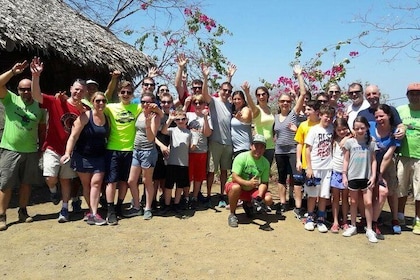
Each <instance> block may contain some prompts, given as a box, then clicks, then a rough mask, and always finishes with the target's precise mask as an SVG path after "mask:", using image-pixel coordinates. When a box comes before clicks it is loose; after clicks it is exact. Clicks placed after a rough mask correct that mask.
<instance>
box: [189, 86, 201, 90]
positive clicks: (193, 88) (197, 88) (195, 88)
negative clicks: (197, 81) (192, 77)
mask: <svg viewBox="0 0 420 280" xmlns="http://www.w3.org/2000/svg"><path fill="white" fill-rule="evenodd" d="M191 88H192V90H199V89H203V87H191Z"/></svg>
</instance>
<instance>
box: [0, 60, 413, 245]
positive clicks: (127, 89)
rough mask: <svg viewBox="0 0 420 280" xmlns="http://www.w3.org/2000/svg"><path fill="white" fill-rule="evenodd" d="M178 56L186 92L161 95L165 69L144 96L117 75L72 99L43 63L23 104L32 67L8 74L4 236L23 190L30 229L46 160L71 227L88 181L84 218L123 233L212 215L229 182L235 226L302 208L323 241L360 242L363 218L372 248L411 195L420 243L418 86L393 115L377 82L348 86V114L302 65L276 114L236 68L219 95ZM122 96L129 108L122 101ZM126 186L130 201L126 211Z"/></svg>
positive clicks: (336, 91)
mask: <svg viewBox="0 0 420 280" xmlns="http://www.w3.org/2000/svg"><path fill="white" fill-rule="evenodd" d="M176 61H177V63H178V71H177V73H176V76H175V88H176V91H177V94H176V95H174V96H173V95H171V94H170V91H169V87H168V86H167V85H164V84H161V85H159V86H158V87H157V88H156V82H155V80H154V78H155V76H156V72H153V71H152V72H150V73H149V75H148V76H147V77H145V78H144V79H143V80H142V82H141V87H142V88H141V94H140V97H139V98H134V90H135V89H134V87H133V85H132V84H131V83H130V82H128V81H119V75H120V73H119V72H118V71H114V72H113V73H112V76H111V81H110V83H109V85H108V88H107V91H106V92H105V93H103V92H100V91H98V84H97V83H96V82H94V81H88V83H86V82H85V81H83V80H76V81H75V82H74V84H73V85H72V86H71V88H70V96H69V97H68V96H66V95H63V94H58V95H56V96H50V95H46V94H42V93H41V89H40V86H39V80H40V76H41V73H42V70H43V64H42V62H41V61H40V60H39V58H34V59H33V60H32V62H31V63H30V70H31V73H32V80H29V79H23V80H21V81H20V82H19V85H18V95H16V94H14V93H12V92H11V91H9V90H7V88H6V84H7V82H8V81H9V80H10V79H11V78H12V77H13V76H14V75H18V74H21V73H22V72H23V71H24V70H25V69H26V68H27V67H28V66H29V63H27V62H26V61H25V62H23V63H17V64H16V65H14V66H13V67H12V69H11V70H9V71H7V72H5V73H3V74H2V75H1V76H0V98H1V101H2V102H3V104H4V106H5V108H6V110H5V111H6V115H5V129H4V134H3V137H2V141H1V144H0V148H1V154H0V168H1V172H2V176H1V184H0V189H1V191H0V229H2V230H4V229H6V228H7V223H6V209H7V207H8V204H9V201H10V197H11V193H12V192H11V190H12V188H13V187H16V186H19V190H20V191H19V195H20V196H19V220H20V221H21V222H30V221H32V218H31V217H30V216H29V215H28V212H27V209H26V206H27V204H28V201H29V196H30V189H31V179H32V178H33V175H32V174H34V172H37V170H36V166H37V162H38V160H39V152H42V153H43V156H42V158H43V175H44V177H45V178H46V183H47V185H48V187H49V189H50V193H51V200H52V201H53V203H54V204H58V203H60V201H61V200H62V208H61V210H60V213H59V218H58V221H59V222H67V221H68V220H69V211H68V208H69V206H68V203H69V201H70V199H71V200H72V207H73V211H75V210H77V209H78V208H80V204H81V201H80V200H78V196H77V192H75V191H74V190H72V179H73V178H75V177H76V176H78V177H79V179H80V183H81V185H82V187H83V196H84V198H85V200H86V202H87V204H88V206H89V211H88V212H87V213H86V215H85V220H86V222H87V223H88V224H90V225H103V224H109V225H116V224H117V223H118V218H119V217H134V216H143V218H144V219H145V220H149V219H151V218H152V216H153V213H154V211H156V209H157V205H158V204H160V210H159V211H161V212H162V213H164V214H165V213H169V212H171V211H175V212H177V213H178V212H180V211H182V209H183V208H185V207H188V208H192V209H196V208H197V206H198V203H199V201H200V200H201V201H202V202H203V203H205V204H206V205H207V206H211V200H210V198H211V194H212V192H211V191H212V185H213V182H214V180H215V174H219V176H220V178H219V179H220V192H219V194H218V204H217V206H218V207H220V208H229V212H230V213H229V216H228V224H229V226H231V227H237V226H238V222H239V221H238V218H237V216H236V211H237V209H238V206H240V205H242V207H243V209H244V211H245V213H246V214H247V215H248V216H249V217H252V216H253V215H254V214H256V213H259V212H269V211H272V210H275V211H276V214H277V215H279V218H282V217H283V214H284V212H285V211H287V208H288V204H289V207H290V206H291V204H293V206H294V209H293V213H294V215H295V216H296V217H297V218H298V219H299V220H302V222H303V223H304V228H305V229H306V230H309V231H312V230H314V229H315V227H316V228H317V229H318V231H320V232H327V231H328V230H330V231H331V232H333V233H338V232H339V231H340V230H342V234H343V236H352V235H354V234H356V233H357V228H356V217H357V215H358V214H360V215H361V216H362V218H361V223H362V224H363V223H364V224H365V229H366V236H367V238H368V240H369V241H370V242H377V240H378V239H382V238H383V235H382V234H381V232H380V229H379V226H378V225H380V223H381V221H380V214H381V211H382V207H383V206H384V203H385V201H386V200H388V202H389V205H390V209H391V213H392V229H393V232H394V233H395V234H399V233H401V225H402V223H404V222H405V219H404V208H405V203H406V200H407V196H408V194H409V191H410V189H412V190H413V194H414V199H415V201H416V204H415V205H416V213H415V214H416V215H415V224H414V226H413V232H414V233H415V234H420V218H419V217H420V185H419V184H418V176H419V174H418V172H419V170H420V169H419V166H418V164H419V159H420V155H419V153H420V149H419V148H420V147H419V146H418V144H416V142H415V138H416V137H417V136H418V135H419V132H418V129H419V127H420V125H419V124H418V120H419V112H420V108H419V107H420V84H410V85H409V87H408V89H407V98H408V101H409V104H408V105H405V106H400V107H398V109H395V108H394V107H392V106H388V105H386V104H380V102H379V101H380V91H379V88H378V87H377V86H374V85H370V86H368V87H366V89H365V90H363V87H362V85H361V84H359V83H353V84H351V85H350V86H349V88H348V90H347V95H348V96H349V99H350V103H351V104H349V106H348V107H347V109H346V110H344V111H343V110H342V108H341V107H339V106H338V100H339V98H340V95H341V94H342V90H341V89H340V87H339V86H338V85H336V84H332V85H330V86H329V88H328V89H327V91H326V92H325V93H321V94H317V95H316V96H312V95H311V94H310V93H308V92H307V91H306V90H305V85H304V82H303V78H302V69H301V67H300V66H295V67H294V69H293V70H294V73H295V75H296V76H297V79H298V82H299V92H298V93H295V92H293V91H292V92H283V93H281V94H280V96H279V98H278V108H276V109H277V113H274V114H273V113H272V112H273V109H274V108H270V106H269V95H270V91H269V89H268V88H266V87H264V86H260V87H257V89H256V90H255V97H253V96H252V95H251V92H250V85H249V84H248V82H244V83H243V84H242V85H241V90H236V91H233V86H232V84H231V79H232V77H233V75H234V73H235V71H236V67H235V66H234V65H231V66H230V67H229V69H228V71H227V72H228V77H227V81H226V82H224V83H222V84H221V85H220V87H219V90H218V92H217V93H214V94H211V93H209V89H208V76H209V73H210V69H209V68H208V67H207V66H206V65H205V64H203V65H201V73H202V80H193V81H191V87H190V88H188V81H187V75H186V73H185V68H186V65H187V63H188V60H187V58H186V57H185V56H184V55H183V54H180V55H178V57H177V59H176ZM115 88H116V90H117V92H118V98H119V102H115V103H111V102H109V101H110V100H111V98H112V93H113V92H114V90H115ZM155 89H156V90H155ZM364 97H366V99H365V98H364ZM47 116H48V117H47ZM274 160H275V162H276V166H277V171H278V185H277V187H278V191H279V199H280V201H279V203H278V204H277V205H276V209H272V208H274V207H273V198H272V195H271V194H270V190H272V189H273V188H272V187H269V179H270V170H271V165H272V162H273V161H274ZM230 170H231V172H230V173H229V171H230ZM140 178H141V179H142V180H141V181H142V183H143V184H144V195H143V196H142V197H143V198H141V196H140V191H139V180H140ZM203 181H206V182H207V190H206V191H207V192H206V196H204V195H203V194H202V193H201V186H202V183H203ZM58 183H59V185H60V189H61V196H60V195H59V192H58V188H57V185H58ZM287 184H289V187H290V188H292V189H293V203H292V202H291V200H290V199H289V202H287ZM73 185H74V184H73ZM190 185H192V189H191V188H190ZM174 186H175V197H174V198H172V192H173V188H174ZM410 187H411V188H410ZM117 189H118V195H117V201H116V205H114V203H115V196H116V193H117ZM128 189H130V192H131V194H132V197H133V200H132V206H131V208H130V209H123V207H122V205H123V201H124V199H125V196H126V193H127V190H128ZM159 191H160V192H161V193H162V196H161V199H160V201H159V202H158V201H157V200H158V197H159V196H158V194H159ZM200 195H201V197H200ZM101 196H102V199H104V200H106V203H105V202H103V203H102V206H104V207H106V209H107V216H106V218H105V219H103V218H102V217H101V216H100V214H99V213H98V205H99V202H100V199H101ZM304 196H306V197H307V200H306V201H307V205H306V211H305V210H303V198H304ZM328 206H331V208H332V212H333V223H332V226H331V228H330V229H328V228H327V226H326V224H325V220H326V209H327V207H328ZM349 209H350V216H351V219H350V222H349V221H348V218H347V214H348V212H349ZM340 213H341V215H340Z"/></svg>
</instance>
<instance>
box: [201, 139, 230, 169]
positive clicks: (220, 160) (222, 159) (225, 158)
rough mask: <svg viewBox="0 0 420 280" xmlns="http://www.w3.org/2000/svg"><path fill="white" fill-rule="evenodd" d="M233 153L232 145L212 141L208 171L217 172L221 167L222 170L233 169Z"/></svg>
mask: <svg viewBox="0 0 420 280" xmlns="http://www.w3.org/2000/svg"><path fill="white" fill-rule="evenodd" d="M232 154H233V148H232V146H230V145H223V144H220V143H218V142H214V141H210V143H209V157H208V160H209V164H208V168H207V170H208V172H212V173H213V172H217V171H218V170H219V167H220V170H230V169H232Z"/></svg>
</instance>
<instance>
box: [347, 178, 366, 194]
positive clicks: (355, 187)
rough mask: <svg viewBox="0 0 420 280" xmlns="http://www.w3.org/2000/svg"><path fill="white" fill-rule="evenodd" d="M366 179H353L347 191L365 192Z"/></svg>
mask: <svg viewBox="0 0 420 280" xmlns="http://www.w3.org/2000/svg"><path fill="white" fill-rule="evenodd" d="M368 182H369V180H368V179H354V180H350V181H349V187H348V188H349V190H352V191H361V190H366V189H367V187H368Z"/></svg>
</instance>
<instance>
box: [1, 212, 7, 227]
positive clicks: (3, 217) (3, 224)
mask: <svg viewBox="0 0 420 280" xmlns="http://www.w3.org/2000/svg"><path fill="white" fill-rule="evenodd" d="M6 229H7V224H6V214H1V215H0V231H2V230H6Z"/></svg>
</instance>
